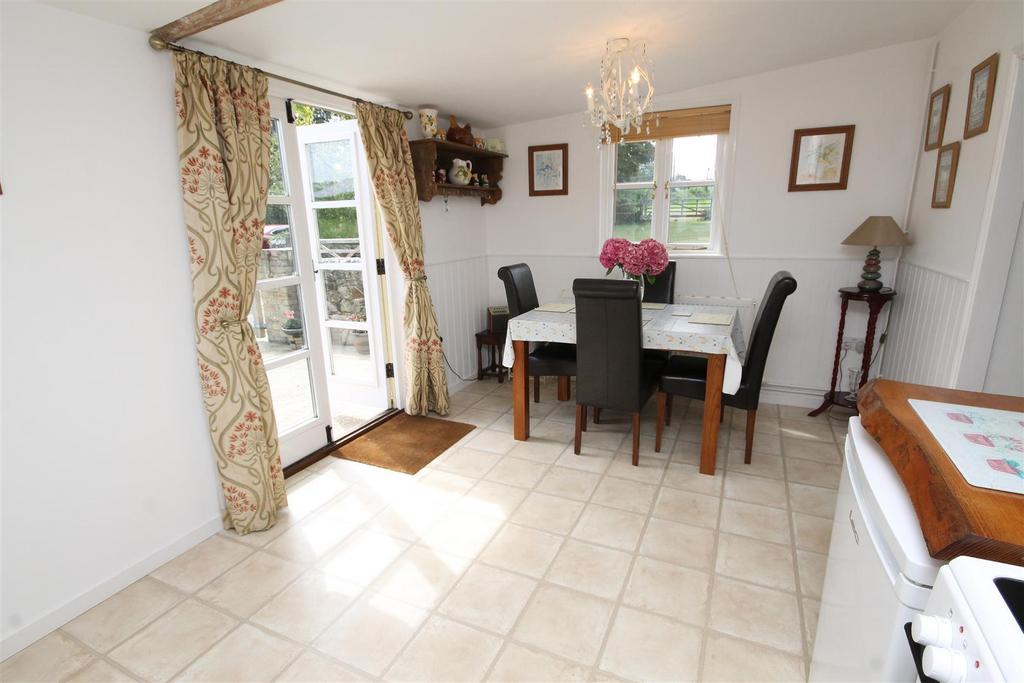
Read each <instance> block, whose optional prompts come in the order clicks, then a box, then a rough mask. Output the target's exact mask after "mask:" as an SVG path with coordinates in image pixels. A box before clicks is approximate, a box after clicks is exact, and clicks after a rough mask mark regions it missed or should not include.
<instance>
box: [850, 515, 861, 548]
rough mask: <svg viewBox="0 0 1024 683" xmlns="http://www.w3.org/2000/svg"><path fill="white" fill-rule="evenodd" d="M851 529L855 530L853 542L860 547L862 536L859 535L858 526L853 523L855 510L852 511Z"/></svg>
mask: <svg viewBox="0 0 1024 683" xmlns="http://www.w3.org/2000/svg"><path fill="white" fill-rule="evenodd" d="M850 528H851V529H853V541H854V543H856V544H857V545H860V534H859V533H857V524H856V522H854V521H853V509H851V510H850Z"/></svg>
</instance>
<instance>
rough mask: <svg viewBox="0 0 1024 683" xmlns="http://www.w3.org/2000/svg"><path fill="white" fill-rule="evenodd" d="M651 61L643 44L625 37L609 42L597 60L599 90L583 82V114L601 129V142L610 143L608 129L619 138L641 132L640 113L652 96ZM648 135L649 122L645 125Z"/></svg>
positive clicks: (642, 120) (642, 116) (642, 113)
mask: <svg viewBox="0 0 1024 683" xmlns="http://www.w3.org/2000/svg"><path fill="white" fill-rule="evenodd" d="M651 67H652V64H651V61H650V60H649V59H648V58H647V45H646V43H645V42H644V41H642V40H638V41H635V42H630V40H629V38H615V39H613V40H609V41H608V43H607V45H606V46H605V51H604V58H603V59H602V60H601V91H600V92H599V93H595V92H594V86H593V84H591V83H587V89H586V91H585V92H586V95H587V113H588V114H589V115H590V122H591V123H593V124H594V126H596V127H597V128H599V129H601V142H611V140H612V136H611V127H612V126H614V127H616V128H618V129H619V130H620V131H621V132H622V135H628V134H629V133H630V132H631V131H634V130H635V131H636V132H637V133H640V132H642V130H641V129H642V128H643V127H644V125H645V122H644V112H646V111H647V107H648V105H650V103H651V98H652V97H654V82H653V81H652V80H651ZM646 127H647V128H648V131H647V132H650V130H649V129H650V123H649V122H648V123H646Z"/></svg>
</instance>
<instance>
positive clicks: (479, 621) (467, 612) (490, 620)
mask: <svg viewBox="0 0 1024 683" xmlns="http://www.w3.org/2000/svg"><path fill="white" fill-rule="evenodd" d="M536 585H537V582H536V581H534V580H532V579H527V578H525V577H523V576H519V575H518V574H513V573H511V572H507V571H504V570H501V569H496V568H494V567H489V566H487V565H484V564H474V565H473V566H472V567H470V568H469V570H468V571H467V572H466V574H465V576H463V577H462V578H461V579H460V580H459V582H458V583H457V584H456V585H455V588H454V589H452V592H451V593H450V594H449V595H448V597H447V598H446V599H445V601H444V602H443V603H441V607H440V608H439V610H438V611H439V612H441V614H444V615H446V616H449V617H452V618H454V619H459V620H460V621H464V622H467V623H470V624H472V625H474V626H478V627H480V628H482V629H486V630H488V631H495V632H497V633H501V634H502V635H504V634H506V633H508V632H509V631H510V630H511V629H512V626H513V625H514V624H515V621H516V618H517V617H518V616H519V613H520V612H522V610H523V607H525V606H526V601H527V600H529V599H530V595H531V594H532V593H533V589H534V588H535V587H536Z"/></svg>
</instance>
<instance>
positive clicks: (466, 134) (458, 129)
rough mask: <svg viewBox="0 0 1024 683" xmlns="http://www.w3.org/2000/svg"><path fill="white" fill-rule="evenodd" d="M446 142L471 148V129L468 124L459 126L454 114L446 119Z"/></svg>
mask: <svg viewBox="0 0 1024 683" xmlns="http://www.w3.org/2000/svg"><path fill="white" fill-rule="evenodd" d="M448 142H457V143H459V144H460V145H467V146H469V147H472V146H473V127H472V126H470V125H469V124H468V123H467V124H466V125H464V126H459V120H458V119H457V118H455V114H452V115H451V116H449V117H448Z"/></svg>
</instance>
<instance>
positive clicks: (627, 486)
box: [592, 477, 658, 515]
mask: <svg viewBox="0 0 1024 683" xmlns="http://www.w3.org/2000/svg"><path fill="white" fill-rule="evenodd" d="M657 491H658V488H657V487H656V486H652V485H651V484H641V483H639V482H635V481H628V480H626V479H616V478H614V477H605V478H604V479H602V480H601V483H600V484H598V487H597V490H596V491H594V497H593V498H592V500H593V502H595V503H598V504H600V505H606V506H608V507H613V508H619V509H620V510H629V511H630V512H640V513H643V514H645V515H646V514H647V513H648V512H649V511H650V509H651V502H652V501H653V500H654V494H655V493H657Z"/></svg>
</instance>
